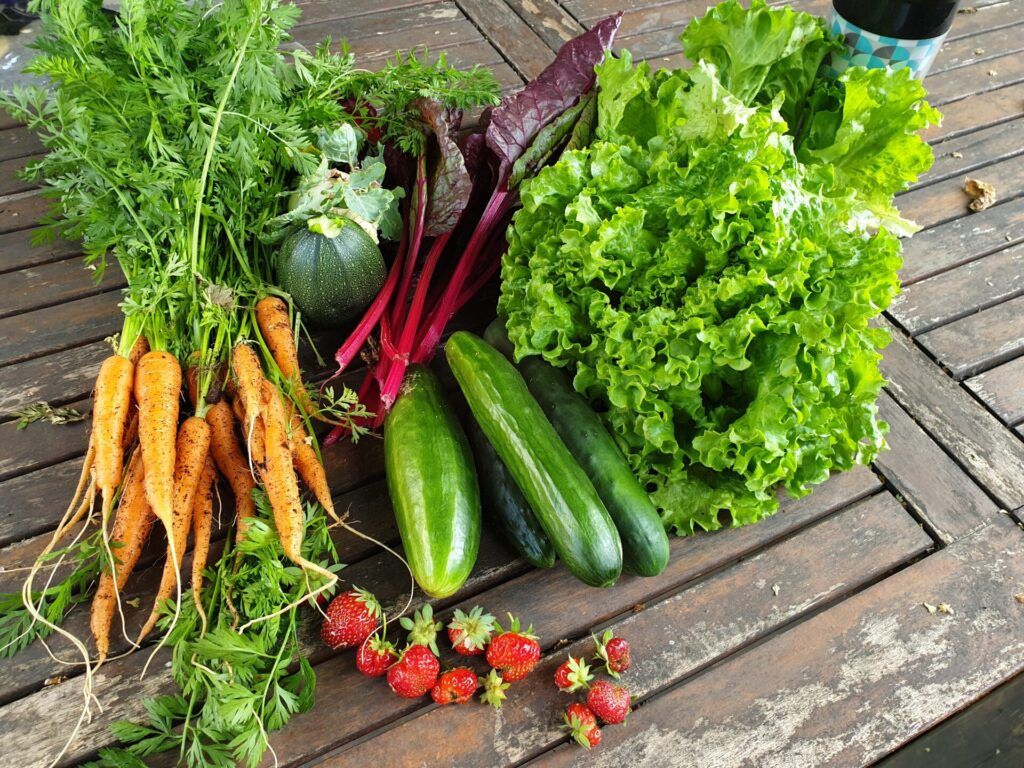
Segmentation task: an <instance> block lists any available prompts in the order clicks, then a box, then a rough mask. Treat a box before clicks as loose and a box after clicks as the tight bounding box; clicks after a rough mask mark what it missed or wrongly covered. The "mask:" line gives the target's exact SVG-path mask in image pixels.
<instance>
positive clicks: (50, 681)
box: [43, 675, 68, 688]
mask: <svg viewBox="0 0 1024 768" xmlns="http://www.w3.org/2000/svg"><path fill="white" fill-rule="evenodd" d="M67 679H68V678H67V675H54V676H53V677H48V678H46V679H45V680H44V681H43V688H51V687H53V686H54V685H60V684H61V683H63V682H64V681H65V680H67Z"/></svg>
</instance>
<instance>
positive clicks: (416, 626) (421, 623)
mask: <svg viewBox="0 0 1024 768" xmlns="http://www.w3.org/2000/svg"><path fill="white" fill-rule="evenodd" d="M398 623H399V624H401V625H402V627H403V628H405V629H408V630H409V643H410V645H425V646H427V648H429V649H430V650H431V651H433V653H434V655H435V656H437V655H439V654H438V650H437V633H438V631H439V630H440V629H441V628H442V627H444V625H443V624H442V623H441V622H440V621H434V609H433V608H431V607H430V604H429V603H428V604H427V605H424V606H423V607H422V608H420V609H419V610H418V611H416V613H414V614H413V616H412V618H411V619H410V618H409V617H408V616H403V617H402V618H401V619H399V621H398Z"/></svg>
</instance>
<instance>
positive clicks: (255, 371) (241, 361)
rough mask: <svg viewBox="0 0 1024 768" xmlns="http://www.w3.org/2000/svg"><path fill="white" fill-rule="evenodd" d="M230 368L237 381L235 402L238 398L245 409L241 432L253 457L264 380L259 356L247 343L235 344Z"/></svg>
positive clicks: (260, 413) (260, 412)
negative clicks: (253, 443) (253, 442)
mask: <svg viewBox="0 0 1024 768" xmlns="http://www.w3.org/2000/svg"><path fill="white" fill-rule="evenodd" d="M231 370H232V371H234V374H235V379H237V381H238V397H237V398H236V402H237V401H239V400H240V401H241V404H242V408H243V410H244V411H245V418H244V420H243V421H242V424H243V426H242V432H243V433H244V434H245V443H246V445H247V446H248V449H249V455H250V456H252V457H253V458H254V459H255V458H256V457H255V455H254V453H253V445H252V438H253V431H254V429H255V425H256V420H257V419H258V418H259V417H260V416H261V415H262V405H261V400H262V399H263V382H264V381H266V378H265V377H264V376H263V369H262V368H260V361H259V358H257V357H256V353H255V352H254V351H253V349H252V347H250V346H249V345H248V344H236V345H235V348H234V349H233V350H232V351H231ZM265 426H266V425H264V428H265Z"/></svg>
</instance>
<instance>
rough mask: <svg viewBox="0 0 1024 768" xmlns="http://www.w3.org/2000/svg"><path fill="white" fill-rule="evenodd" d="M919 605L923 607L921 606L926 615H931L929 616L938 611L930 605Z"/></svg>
mask: <svg viewBox="0 0 1024 768" xmlns="http://www.w3.org/2000/svg"><path fill="white" fill-rule="evenodd" d="M921 605H923V606H924V609H925V610H926V611H928V613H931V614H934V613H935V612H936V611H937V610H939V609H938V608H936V607H935V606H934V605H932V604H931V603H921Z"/></svg>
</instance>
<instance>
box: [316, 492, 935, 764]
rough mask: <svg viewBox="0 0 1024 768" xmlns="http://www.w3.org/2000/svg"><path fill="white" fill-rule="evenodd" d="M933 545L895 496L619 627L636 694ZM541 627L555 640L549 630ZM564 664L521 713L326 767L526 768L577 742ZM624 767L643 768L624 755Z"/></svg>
mask: <svg viewBox="0 0 1024 768" xmlns="http://www.w3.org/2000/svg"><path fill="white" fill-rule="evenodd" d="M930 544H931V541H930V539H928V537H927V536H925V535H924V534H923V533H922V532H921V531H920V529H918V527H917V526H916V525H915V524H914V522H913V521H912V520H911V519H910V518H909V516H907V515H906V513H904V512H902V510H900V508H899V505H897V504H896V503H895V501H894V500H893V499H892V497H891V496H887V495H885V494H883V495H880V496H876V497H873V498H872V499H870V500H868V501H865V502H862V503H861V504H859V505H857V506H855V507H852V508H850V509H848V510H845V511H843V512H841V513H840V514H838V515H835V516H833V517H830V518H829V519H828V520H826V521H824V522H822V523H820V524H819V525H816V526H812V527H811V528H809V529H807V530H806V531H804V532H802V533H800V534H798V535H797V536H795V537H793V538H791V539H787V540H786V541H784V542H782V543H781V544H778V545H777V546H775V547H772V548H771V549H769V550H767V551H765V552H763V553H761V554H759V555H757V556H755V557H752V558H750V559H748V560H744V561H742V562H741V563H739V564H737V565H735V566H733V567H732V568H728V569H726V570H724V571H720V572H718V573H716V574H715V575H714V576H712V577H710V578H709V579H707V580H706V581H702V582H700V583H698V584H695V585H693V586H691V587H689V588H687V589H685V590H683V591H682V592H679V593H677V594H674V595H672V596H671V597H669V598H667V599H665V600H663V601H661V602H658V603H656V604H654V605H651V604H650V603H649V604H648V605H647V608H646V609H645V610H643V611H641V612H639V613H636V614H631V615H628V616H627V617H626V618H624V619H622V620H620V621H616V622H615V623H613V624H612V625H611V629H612V630H613V631H614V632H615V634H616V635H618V636H620V637H625V638H626V639H627V640H629V641H630V644H631V649H632V655H633V658H634V660H635V661H634V664H633V667H631V669H630V670H629V672H628V673H627V674H626V675H625V677H624V682H626V683H627V684H628V685H629V688H630V692H631V694H632V695H633V697H634V699H635V700H643V699H646V698H648V697H649V696H651V695H652V694H653V693H655V692H657V691H658V690H660V689H663V688H665V687H667V686H671V685H673V684H674V683H676V682H677V681H679V680H680V679H682V678H684V677H686V676H688V675H691V674H693V672H694V671H696V670H698V669H700V668H702V667H704V666H707V665H708V664H710V663H712V662H714V661H715V660H716V659H719V658H722V657H723V656H727V655H729V654H730V653H734V652H735V651H737V650H738V649H740V648H742V647H744V646H745V645H748V644H749V643H752V642H754V641H756V640H757V639H759V638H761V637H763V636H765V635H767V634H770V633H771V632H772V631H774V630H775V629H777V628H778V627H779V626H781V625H783V624H785V623H786V622H789V621H792V620H793V619H795V618H796V617H798V616H800V615H801V614H803V613H805V612H807V611H810V610H813V609H814V608H816V607H818V606H820V605H822V604H825V603H828V602H829V601H830V600H832V599H835V598H836V597H839V596H841V595H842V594H844V593H845V592H847V591H849V590H850V589H852V588H855V587H856V586H858V585H860V584H863V583H865V582H868V581H870V580H871V579H873V578H875V577H877V576H879V575H882V574H884V573H886V572H887V571H889V570H891V569H892V568H895V567H897V566H898V565H899V564H901V563H903V562H905V561H906V560H908V559H910V558H912V557H914V556H916V555H919V554H921V553H922V552H923V551H925V550H926V549H927V548H928V546H929V545H930ZM820 552H830V553H833V555H834V559H833V560H832V567H830V568H828V569H823V568H820V567H817V565H818V556H819V553H820ZM773 585H774V586H777V588H778V589H777V591H778V594H777V595H776V594H774V589H773ZM535 626H536V628H537V630H538V631H539V632H541V633H542V634H543V633H544V631H545V628H544V625H542V624H540V625H538V624H536V623H535ZM667 638H671V639H667ZM592 649H593V641H592V640H590V639H589V638H585V639H584V640H583V641H582V642H579V643H577V644H575V645H573V646H571V647H570V648H568V649H566V650H567V651H568V652H569V653H573V654H574V655H583V654H586V655H590V654H591V653H592ZM564 659H565V653H563V652H558V653H554V654H551V655H549V656H548V657H547V658H546V659H545V660H544V661H543V662H542V664H541V665H540V666H539V668H538V669H537V670H536V671H535V672H534V673H533V674H532V675H531V676H530V677H529V678H527V679H526V680H525V681H524V682H522V683H519V684H517V685H515V686H514V687H513V688H512V689H511V690H510V691H509V699H510V700H509V703H508V704H507V705H506V706H505V707H503V708H502V710H501V712H499V713H494V712H492V711H488V709H487V708H486V707H480V706H474V707H460V708H457V709H456V708H454V707H450V708H447V709H438V708H432V709H430V710H428V711H426V712H425V713H424V714H423V715H422V716H421V717H418V718H416V719H414V720H407V721H405V722H403V723H401V724H399V725H397V726H395V727H394V728H390V729H388V730H386V731H384V732H383V733H381V734H380V735H379V736H378V737H376V738H372V739H369V740H366V741H363V742H361V743H359V744H357V745H354V746H353V747H352V748H351V749H348V750H345V751H341V752H339V753H338V754H336V755H331V756H328V757H326V758H325V759H323V760H321V761H319V762H318V763H317V764H318V765H322V766H331V768H347V767H348V766H365V765H460V766H462V768H471V767H474V768H475V767H476V766H481V767H483V766H504V765H513V764H517V763H519V762H520V761H522V760H525V759H528V758H530V757H532V756H534V755H536V754H538V753H539V752H541V751H542V750H544V749H545V748H546V747H550V746H552V745H554V744H557V743H558V742H559V741H562V740H563V739H564V738H565V734H564V731H563V730H562V729H561V728H560V725H561V721H560V714H561V711H562V708H564V707H565V706H566V705H567V704H568V703H569V701H571V700H572V698H571V697H568V696H566V695H565V694H563V693H561V692H559V691H558V690H557V689H556V688H555V686H554V685H552V683H551V675H552V673H553V672H554V669H555V667H556V666H557V665H558V664H559V663H560V662H561V661H564ZM451 710H455V711H451ZM713 712H715V710H714V709H705V710H704V713H705V714H711V713H713ZM638 717H639V713H637V714H635V715H633V719H632V720H631V721H630V724H629V725H628V726H627V727H625V728H622V729H620V730H623V731H625V732H627V733H633V732H635V730H636V728H637V723H636V718H638ZM713 719H717V718H713ZM612 730H614V729H613V728H607V729H606V731H612ZM579 751H580V752H581V753H582V752H583V750H579ZM604 756H607V752H606V750H605V749H603V748H602V749H599V750H596V751H595V752H594V753H593V754H589V755H587V756H586V757H587V758H588V759H600V758H601V757H604ZM614 764H615V765H620V766H621V765H630V766H632V765H635V763H634V762H632V761H631V760H629V759H625V758H624V756H623V755H622V754H620V755H619V756H618V761H617V762H616V763H614ZM663 764H664V763H663ZM678 764H680V765H682V764H684V763H678ZM688 764H692V765H711V764H713V763H708V762H701V761H693V762H692V763H688Z"/></svg>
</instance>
